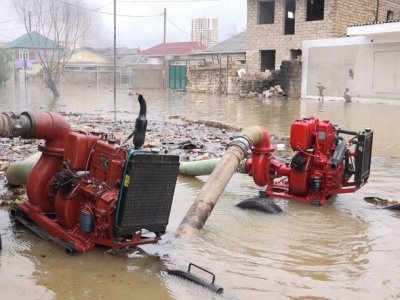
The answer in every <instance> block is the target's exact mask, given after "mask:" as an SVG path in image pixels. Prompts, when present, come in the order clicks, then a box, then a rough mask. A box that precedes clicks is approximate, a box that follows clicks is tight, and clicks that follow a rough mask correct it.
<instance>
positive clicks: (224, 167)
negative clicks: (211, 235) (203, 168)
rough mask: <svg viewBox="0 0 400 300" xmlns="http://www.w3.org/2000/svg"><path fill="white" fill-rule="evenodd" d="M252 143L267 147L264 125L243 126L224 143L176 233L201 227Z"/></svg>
mask: <svg viewBox="0 0 400 300" xmlns="http://www.w3.org/2000/svg"><path fill="white" fill-rule="evenodd" d="M252 146H255V147H257V148H260V149H271V142H270V139H269V135H268V133H267V131H266V130H265V129H264V128H262V127H258V126H253V127H249V128H246V129H244V130H243V132H242V135H241V136H239V137H237V138H235V139H234V140H233V141H232V142H231V143H230V144H229V145H228V148H227V150H226V152H225V154H224V155H223V156H222V158H221V160H220V161H219V162H218V164H217V166H216V167H215V169H214V171H213V172H212V173H211V175H210V177H209V178H208V180H207V182H206V183H205V184H204V186H203V188H202V189H201V191H200V194H199V195H198V196H197V198H196V200H195V201H194V203H193V204H192V206H191V207H190V209H189V210H188V212H187V213H186V215H185V217H184V218H183V220H182V222H181V224H180V225H179V227H178V229H177V232H176V236H177V237H186V236H190V235H192V234H195V233H197V232H198V231H200V230H201V228H203V226H204V224H205V223H206V221H207V219H208V217H209V216H210V214H211V212H212V210H213V209H214V206H215V205H216V203H217V202H218V199H219V197H220V196H221V194H222V192H223V191H224V189H225V187H226V185H227V184H228V182H229V180H230V179H231V177H232V176H233V174H234V173H235V172H236V170H237V168H238V166H239V164H240V162H241V161H242V160H243V159H244V157H245V156H246V155H247V152H248V151H249V150H250V149H251V148H252Z"/></svg>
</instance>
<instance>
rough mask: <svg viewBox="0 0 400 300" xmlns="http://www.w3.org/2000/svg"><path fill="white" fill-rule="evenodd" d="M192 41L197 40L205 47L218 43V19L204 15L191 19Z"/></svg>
mask: <svg viewBox="0 0 400 300" xmlns="http://www.w3.org/2000/svg"><path fill="white" fill-rule="evenodd" d="M191 35H192V42H199V43H200V44H203V45H206V46H207V47H211V46H214V45H216V44H217V43H218V20H217V19H215V18H214V19H209V18H206V17H202V18H196V19H193V20H192V32H191Z"/></svg>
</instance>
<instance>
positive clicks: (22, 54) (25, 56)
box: [19, 49, 29, 60]
mask: <svg viewBox="0 0 400 300" xmlns="http://www.w3.org/2000/svg"><path fill="white" fill-rule="evenodd" d="M19 59H21V60H29V50H28V49H19Z"/></svg>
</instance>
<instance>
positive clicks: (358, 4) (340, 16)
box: [246, 0, 400, 72]
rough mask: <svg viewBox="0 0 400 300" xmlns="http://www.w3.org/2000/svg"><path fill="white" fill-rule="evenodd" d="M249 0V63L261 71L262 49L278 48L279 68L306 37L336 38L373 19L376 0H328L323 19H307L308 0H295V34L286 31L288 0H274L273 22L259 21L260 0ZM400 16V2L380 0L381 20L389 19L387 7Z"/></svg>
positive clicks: (252, 70) (397, 16)
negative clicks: (264, 22) (348, 26)
mask: <svg viewBox="0 0 400 300" xmlns="http://www.w3.org/2000/svg"><path fill="white" fill-rule="evenodd" d="M259 1H271V0H248V1H247V46H248V51H247V53H246V54H247V64H248V70H249V72H260V71H261V70H260V68H261V65H260V50H276V60H275V65H276V68H278V67H279V65H280V64H281V61H283V60H290V59H291V57H290V50H291V49H301V46H302V41H303V40H314V39H323V38H336V37H340V36H344V35H346V31H347V25H350V24H355V23H366V22H373V21H374V19H375V11H376V0H325V8H324V20H320V21H306V15H307V0H297V1H296V12H295V34H294V35H284V23H285V3H286V1H285V0H275V21H274V24H258V2H259ZM388 9H390V10H393V11H394V19H398V18H400V3H398V2H396V1H395V0H380V10H379V21H385V20H386V13H387V10H388Z"/></svg>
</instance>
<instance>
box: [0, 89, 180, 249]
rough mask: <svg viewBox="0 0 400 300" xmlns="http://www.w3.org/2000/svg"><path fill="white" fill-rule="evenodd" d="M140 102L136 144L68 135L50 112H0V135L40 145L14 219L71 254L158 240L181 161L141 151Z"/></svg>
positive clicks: (62, 122) (92, 135) (143, 114)
mask: <svg viewBox="0 0 400 300" xmlns="http://www.w3.org/2000/svg"><path fill="white" fill-rule="evenodd" d="M138 100H139V103H140V113H139V116H138V118H137V119H136V124H135V130H134V131H133V133H132V134H131V136H130V137H132V136H133V144H134V145H133V147H129V146H127V145H120V144H119V142H118V141H117V140H116V139H115V138H114V137H113V136H111V135H107V134H104V133H93V132H83V131H73V130H71V128H70V126H69V124H68V123H67V122H66V120H65V119H64V118H63V117H62V116H60V115H58V114H55V113H28V112H24V113H22V114H21V115H15V114H2V115H0V135H1V136H7V137H15V136H22V137H23V138H27V139H44V140H45V143H44V145H43V146H40V147H39V150H40V151H41V152H42V155H41V158H40V159H39V161H38V162H37V164H36V165H35V167H34V168H33V170H32V171H31V174H30V175H29V178H28V182H27V196H28V201H27V202H25V203H23V204H22V205H19V206H17V207H16V208H14V210H13V214H14V216H15V218H16V220H17V221H19V222H21V223H23V224H24V225H27V226H28V227H30V228H31V229H32V230H34V231H36V232H37V233H39V234H40V235H42V236H43V235H44V236H47V234H49V235H48V236H49V237H51V239H54V237H55V238H56V239H57V240H58V241H62V242H63V244H64V246H65V248H66V250H67V251H69V252H75V251H76V252H85V251H88V250H92V249H93V248H94V247H95V246H96V245H99V246H106V247H111V248H129V247H135V246H138V245H141V244H147V243H156V242H157V241H158V240H159V237H160V235H161V234H163V233H164V232H165V230H166V226H167V224H168V219H169V215H170V209H171V205H172V199H173V195H174V189H175V184H176V179H177V174H178V168H179V156H175V155H159V154H154V153H151V152H146V151H143V150H141V147H142V145H143V143H144V139H145V133H146V127H147V119H146V110H147V108H146V102H145V100H144V98H143V97H142V96H141V95H140V96H139V99H138ZM44 233H45V234H44Z"/></svg>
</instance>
